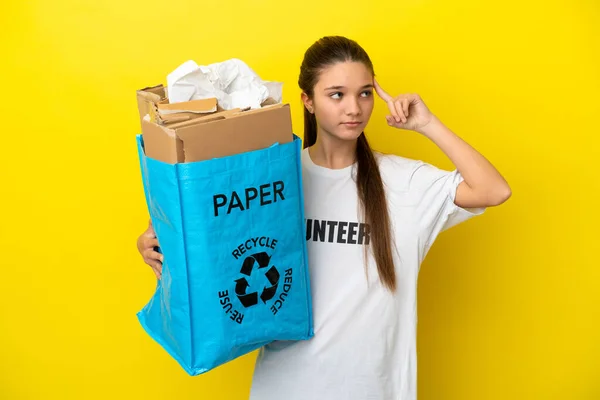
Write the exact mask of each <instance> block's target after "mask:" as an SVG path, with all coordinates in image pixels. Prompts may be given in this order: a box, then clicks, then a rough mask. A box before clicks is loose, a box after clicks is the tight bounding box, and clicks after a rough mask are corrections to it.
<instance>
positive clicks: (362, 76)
mask: <svg viewBox="0 0 600 400" xmlns="http://www.w3.org/2000/svg"><path fill="white" fill-rule="evenodd" d="M302 100H303V101H304V104H305V106H306V107H307V108H308V109H309V111H310V110H312V112H313V113H314V114H315V117H316V119H317V126H318V134H319V135H320V134H325V135H330V136H333V137H334V138H337V139H340V140H356V139H357V138H358V137H359V136H360V134H361V133H362V132H363V130H364V129H365V126H367V123H368V122H369V118H370V117H371V113H372V112H373V104H374V100H373V74H372V73H371V72H370V71H369V69H368V68H367V67H366V66H365V65H364V64H363V63H361V62H349V61H348V62H342V63H337V64H334V65H331V66H329V67H327V68H326V69H324V70H323V71H322V72H321V74H320V76H319V80H318V82H317V84H316V85H315V87H314V90H313V97H312V98H309V97H308V96H307V95H306V94H304V93H303V94H302Z"/></svg>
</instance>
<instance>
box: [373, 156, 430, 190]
mask: <svg viewBox="0 0 600 400" xmlns="http://www.w3.org/2000/svg"><path fill="white" fill-rule="evenodd" d="M373 154H374V156H375V159H376V160H377V164H378V165H379V172H380V173H381V179H382V180H383V182H384V184H385V185H386V186H388V187H390V188H393V189H398V190H402V191H405V190H409V189H410V187H411V184H412V183H413V178H414V176H415V172H416V171H417V170H418V169H419V168H422V167H423V166H426V165H428V164H426V163H425V162H423V161H422V160H415V159H411V158H406V157H402V156H398V155H396V154H385V153H380V152H373Z"/></svg>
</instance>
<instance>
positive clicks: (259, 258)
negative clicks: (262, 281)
mask: <svg viewBox="0 0 600 400" xmlns="http://www.w3.org/2000/svg"><path fill="white" fill-rule="evenodd" d="M270 261H271V256H270V255H268V254H267V253H265V252H264V251H263V252H261V253H256V254H252V255H251V256H248V257H246V259H245V260H244V263H243V264H242V269H241V270H240V273H242V274H243V275H246V276H247V277H250V276H251V275H252V271H254V270H257V271H259V272H262V271H264V270H265V269H266V268H267V267H268V266H269V262H270ZM255 267H257V268H255ZM261 270H262V271H261ZM264 274H265V277H266V278H267V280H268V281H269V283H270V284H271V286H268V287H267V286H265V287H264V288H263V290H262V292H261V294H260V299H261V300H262V301H263V303H265V304H266V303H267V301H269V300H271V299H272V298H273V297H274V296H275V293H276V292H277V285H278V284H279V271H277V268H275V266H272V267H271V268H270V269H269V270H267V272H265V273H264ZM249 287H250V284H249V283H248V281H247V280H246V277H241V278H240V279H236V280H235V294H236V295H237V297H238V299H239V300H240V302H241V303H242V305H243V306H244V307H246V308H248V307H252V306H254V305H256V304H258V292H251V293H247V291H248V288H249Z"/></svg>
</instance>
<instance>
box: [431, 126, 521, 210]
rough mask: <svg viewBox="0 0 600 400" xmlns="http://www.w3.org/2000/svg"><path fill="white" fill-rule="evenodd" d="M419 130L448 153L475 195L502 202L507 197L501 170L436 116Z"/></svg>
mask: <svg viewBox="0 0 600 400" xmlns="http://www.w3.org/2000/svg"><path fill="white" fill-rule="evenodd" d="M419 133H421V134H422V135H424V136H426V137H427V138H429V139H430V140H431V141H433V142H434V143H435V144H436V145H437V146H438V147H439V148H440V149H441V150H442V151H443V152H444V154H446V156H448V158H449V159H450V160H451V161H452V163H453V164H454V165H455V166H456V169H458V171H459V172H460V174H461V175H462V176H463V178H464V180H465V183H466V184H467V185H468V186H469V188H470V189H471V190H472V191H473V192H475V193H477V195H478V197H480V198H486V199H489V202H490V203H502V202H503V201H505V200H506V199H507V198H508V197H510V195H511V191H510V187H509V185H508V183H507V182H506V180H505V179H504V177H502V175H501V174H500V172H498V170H497V169H496V168H495V167H494V166H493V165H492V164H491V163H490V162H489V161H488V160H487V159H486V158H485V157H484V156H483V155H482V154H481V153H479V152H478V151H477V150H475V149H474V148H473V147H472V146H471V145H469V144H468V143H467V142H465V141H464V140H463V139H461V138H460V137H459V136H457V135H456V134H455V133H453V132H452V131H451V130H450V129H449V128H448V127H446V126H445V125H444V124H443V123H442V122H441V121H440V120H439V119H438V118H436V117H433V119H432V120H431V122H429V123H428V124H427V125H426V126H425V127H424V128H423V129H421V130H420V131H419Z"/></svg>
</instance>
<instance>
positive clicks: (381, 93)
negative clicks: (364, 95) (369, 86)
mask: <svg viewBox="0 0 600 400" xmlns="http://www.w3.org/2000/svg"><path fill="white" fill-rule="evenodd" d="M373 81H374V83H375V85H374V86H375V91H376V92H377V94H378V95H379V97H381V98H382V99H383V100H385V101H390V100H393V99H394V98H393V97H392V96H390V95H389V94H388V93H387V92H386V91H385V90H383V88H382V87H381V86H379V83H378V82H377V79H373Z"/></svg>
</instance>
